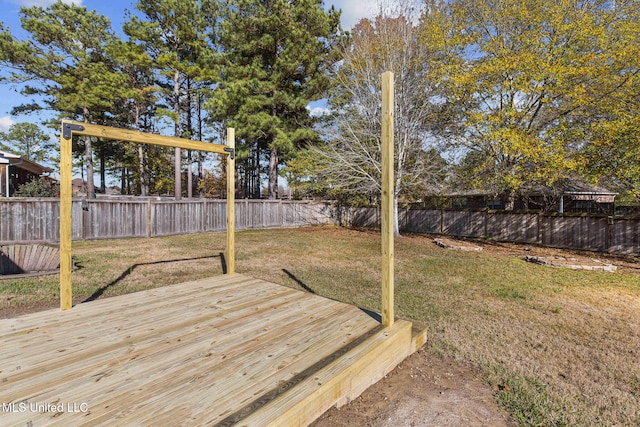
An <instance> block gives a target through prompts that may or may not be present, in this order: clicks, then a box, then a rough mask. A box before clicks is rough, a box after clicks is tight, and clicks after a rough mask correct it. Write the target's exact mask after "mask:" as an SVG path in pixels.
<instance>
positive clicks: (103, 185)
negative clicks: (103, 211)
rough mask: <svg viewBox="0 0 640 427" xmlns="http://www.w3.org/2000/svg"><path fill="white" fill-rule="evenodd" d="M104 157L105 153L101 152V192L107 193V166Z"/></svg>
mask: <svg viewBox="0 0 640 427" xmlns="http://www.w3.org/2000/svg"><path fill="white" fill-rule="evenodd" d="M101 151H104V150H101ZM104 157H105V156H104V153H100V192H101V193H102V194H106V193H107V168H106V165H105V160H104Z"/></svg>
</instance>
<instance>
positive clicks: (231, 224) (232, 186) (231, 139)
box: [226, 128, 236, 274]
mask: <svg viewBox="0 0 640 427" xmlns="http://www.w3.org/2000/svg"><path fill="white" fill-rule="evenodd" d="M227 147H228V148H231V149H232V150H233V151H231V154H230V155H228V156H227V260H226V261H227V274H234V273H235V269H236V260H235V256H236V251H235V219H236V218H235V216H236V206H235V203H236V194H235V193H236V181H235V178H236V177H235V175H236V161H235V148H236V131H235V129H234V128H227Z"/></svg>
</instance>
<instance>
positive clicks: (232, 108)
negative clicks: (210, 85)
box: [209, 0, 340, 198]
mask: <svg viewBox="0 0 640 427" xmlns="http://www.w3.org/2000/svg"><path fill="white" fill-rule="evenodd" d="M222 18H223V19H222V21H221V23H220V28H219V32H218V33H217V34H216V36H217V43H218V44H219V46H220V49H221V51H222V54H221V56H220V79H221V82H220V84H219V86H218V87H217V90H216V92H215V95H214V97H213V100H212V101H211V102H210V103H209V110H210V111H211V114H212V116H213V117H214V118H215V119H217V120H220V121H225V122H227V124H228V125H229V126H231V127H235V128H236V137H237V138H238V140H239V141H238V151H239V156H240V159H241V160H242V163H241V164H239V167H240V168H241V169H242V168H244V175H245V177H247V179H246V180H245V185H244V187H245V193H247V192H250V193H252V194H251V195H252V196H254V197H255V196H259V192H260V185H259V183H260V173H261V163H262V162H263V156H264V155H265V153H268V165H269V166H268V176H269V198H275V197H276V196H277V189H278V165H279V164H280V163H282V162H283V161H285V160H286V159H288V158H290V157H291V155H292V154H293V153H294V152H295V150H296V149H297V148H298V147H301V146H304V145H305V144H308V143H309V142H310V141H314V140H316V139H317V135H316V133H315V132H314V131H313V129H312V124H313V121H312V120H311V118H310V117H309V112H308V110H307V108H306V106H307V105H308V103H309V102H310V101H313V100H316V99H319V98H321V97H322V94H323V92H324V91H325V90H326V88H327V87H328V85H329V79H328V76H327V73H326V70H327V68H328V67H329V66H331V65H332V64H333V62H334V59H335V58H334V56H333V53H332V52H333V45H334V43H335V42H336V40H337V38H338V37H339V35H340V30H339V18H340V13H339V12H337V11H335V9H333V7H332V8H331V9H330V10H329V11H328V12H327V11H325V10H324V8H323V4H322V1H319V0H301V1H296V2H291V1H287V0H232V1H229V2H228V3H227V5H226V8H224V10H223V12H222ZM248 180H250V181H253V182H252V183H251V184H250V183H249V182H247V181H248Z"/></svg>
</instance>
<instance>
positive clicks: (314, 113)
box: [307, 105, 330, 117]
mask: <svg viewBox="0 0 640 427" xmlns="http://www.w3.org/2000/svg"><path fill="white" fill-rule="evenodd" d="M307 110H309V115H310V116H311V117H322V116H325V115H327V114H329V113H330V110H329V109H328V108H326V107H311V106H309V105H307Z"/></svg>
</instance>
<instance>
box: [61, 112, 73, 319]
mask: <svg viewBox="0 0 640 427" xmlns="http://www.w3.org/2000/svg"><path fill="white" fill-rule="evenodd" d="M63 126H64V124H63ZM64 133H65V132H64V129H63V132H62V134H61V135H60V308H61V309H62V310H68V309H70V308H71V305H72V300H73V297H72V293H71V270H72V268H73V266H72V263H71V237H72V218H71V203H72V189H71V174H72V172H71V138H72V136H71V134H70V133H69V135H68V138H65V135H64Z"/></svg>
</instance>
